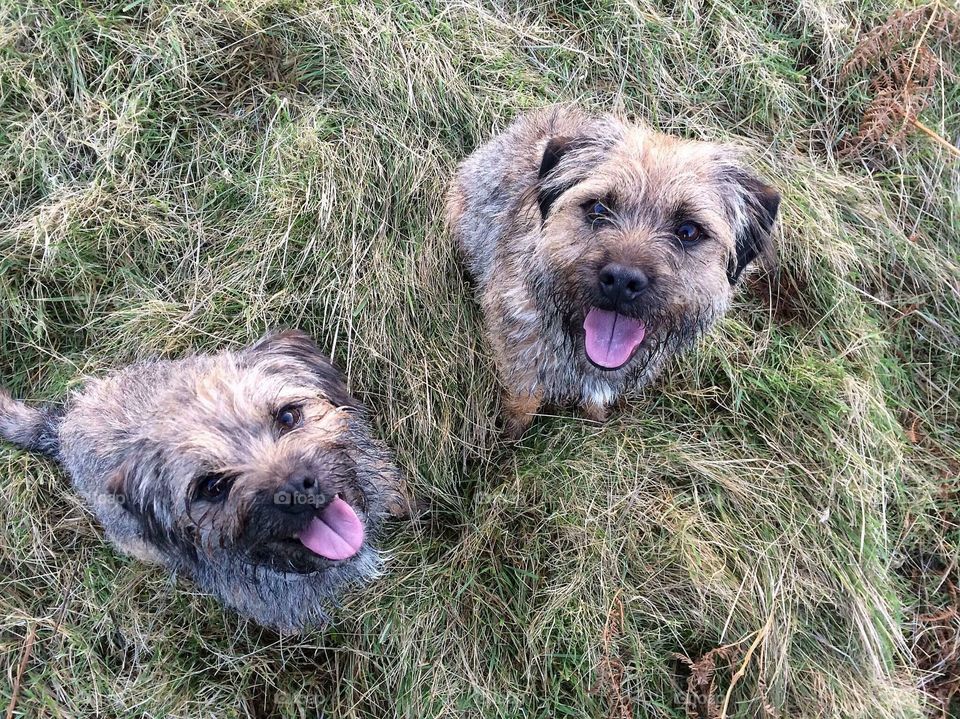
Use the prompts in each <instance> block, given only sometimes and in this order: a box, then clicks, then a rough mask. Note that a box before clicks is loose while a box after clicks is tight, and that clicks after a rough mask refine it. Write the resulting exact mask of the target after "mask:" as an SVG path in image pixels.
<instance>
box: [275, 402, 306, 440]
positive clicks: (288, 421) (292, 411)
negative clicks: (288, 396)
mask: <svg viewBox="0 0 960 719" xmlns="http://www.w3.org/2000/svg"><path fill="white" fill-rule="evenodd" d="M276 420H277V426H278V427H279V428H280V433H281V434H283V433H284V432H289V431H290V430H293V429H296V428H297V427H299V426H300V423H301V422H302V421H303V413H302V412H301V411H300V408H299V407H297V406H295V405H287V406H286V407H284V408H283V409H281V410H280V411H279V412H277V417H276Z"/></svg>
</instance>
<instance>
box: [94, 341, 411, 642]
mask: <svg viewBox="0 0 960 719" xmlns="http://www.w3.org/2000/svg"><path fill="white" fill-rule="evenodd" d="M158 372H159V374H158V375H157V376H156V377H153V378H145V379H144V382H143V388H142V389H141V390H138V394H139V396H137V397H135V398H133V399H132V400H131V404H132V403H133V402H140V405H139V406H138V407H137V408H136V411H137V414H138V415H139V416H138V417H137V418H136V421H137V423H138V424H137V425H135V426H136V427H137V429H136V430H135V431H131V432H130V433H129V434H128V436H127V437H126V441H125V442H120V443H119V444H121V445H122V446H123V452H122V460H121V463H120V465H119V468H118V469H117V471H116V473H115V475H114V476H113V479H112V480H111V481H110V487H109V490H110V491H111V492H113V493H114V494H115V495H116V496H118V497H120V498H122V505H123V508H124V510H125V511H126V512H127V513H128V514H129V515H131V516H132V517H133V518H134V519H135V520H136V521H137V523H138V524H139V534H140V537H141V539H142V540H143V541H144V542H146V543H147V544H148V545H150V546H151V547H152V548H153V549H154V550H156V552H157V553H158V554H159V555H161V556H162V557H163V561H164V562H165V563H167V564H168V565H172V566H173V567H176V568H182V569H184V570H187V571H188V572H189V573H190V574H192V575H193V576H194V578H195V579H196V580H197V581H198V583H199V584H200V586H201V587H202V588H204V589H206V590H208V591H211V592H212V593H214V594H217V595H218V596H220V597H221V598H222V599H224V600H225V601H227V603H229V604H231V605H233V606H235V607H237V608H239V609H241V611H243V612H245V613H247V614H248V615H251V616H253V617H254V618H255V619H257V620H258V621H260V622H261V623H263V624H267V625H271V626H277V627H279V628H293V629H299V628H301V627H303V626H305V625H307V624H309V623H312V622H313V621H315V620H317V619H319V618H322V616H323V613H322V609H321V606H320V605H321V603H322V601H323V600H324V599H327V598H330V597H332V596H335V595H336V593H337V592H338V591H339V590H341V589H342V588H343V585H346V584H352V583H356V582H360V581H364V580H368V579H370V578H372V576H374V574H375V573H376V569H377V557H376V553H375V551H374V550H373V549H372V548H371V546H370V540H371V538H372V537H373V536H374V535H375V534H376V531H377V529H378V527H379V525H380V523H381V521H382V520H383V518H384V517H385V515H386V514H387V513H388V510H389V509H390V508H391V505H395V504H396V502H397V501H398V497H399V490H400V478H399V475H398V472H397V470H396V469H395V468H394V467H393V465H392V464H391V462H390V460H389V458H388V457H387V456H386V454H385V452H384V451H383V450H382V448H381V447H380V445H379V444H378V443H376V442H375V441H374V440H373V439H372V438H371V436H370V434H369V431H368V428H367V425H366V422H365V421H364V419H363V416H362V411H361V407H360V405H359V404H358V402H357V401H356V400H355V399H354V398H353V397H352V396H350V394H349V393H348V391H347V389H346V387H345V385H344V383H343V381H342V378H341V376H340V374H339V372H337V370H336V369H335V368H334V367H333V366H332V365H331V364H330V363H329V361H328V360H327V359H326V358H325V357H324V356H323V355H322V354H320V353H319V352H318V350H317V348H316V347H315V346H314V344H313V342H312V341H311V340H310V339H309V338H308V337H307V336H306V335H303V334H301V333H298V332H284V333H281V334H278V335H272V336H268V337H266V338H264V339H263V340H261V341H260V342H258V343H257V344H255V345H254V346H252V347H250V348H248V349H246V350H244V351H242V352H238V353H225V354H222V355H215V356H207V357H196V358H191V359H190V360H185V361H183V362H182V363H177V362H172V363H166V365H165V366H164V367H162V368H161V369H160V370H158ZM133 381H136V380H133ZM129 389H130V388H129V387H127V388H126V390H125V391H124V393H123V394H125V395H128V396H129ZM102 399H103V398H102V397H98V398H92V399H90V400H88V402H90V401H95V402H102ZM104 439H105V440H106V441H108V442H109V441H111V440H112V441H113V443H114V444H117V443H118V442H117V440H118V439H119V438H118V437H116V436H114V437H105V438H104Z"/></svg>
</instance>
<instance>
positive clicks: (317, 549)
mask: <svg viewBox="0 0 960 719" xmlns="http://www.w3.org/2000/svg"><path fill="white" fill-rule="evenodd" d="M364 504H365V503H364V502H363V501H359V502H358V503H355V504H354V503H352V501H347V500H345V499H344V498H343V497H341V496H339V495H337V496H335V497H334V499H333V501H331V502H330V503H329V504H327V505H326V506H324V507H323V508H320V509H318V510H317V511H316V512H315V513H314V514H313V515H312V516H311V517H310V519H309V521H308V523H307V524H306V526H304V527H302V528H301V529H299V530H298V531H296V532H293V533H291V534H288V535H286V536H278V537H275V538H272V539H267V540H261V541H260V542H258V543H257V544H256V545H255V546H253V547H252V548H251V559H252V560H253V562H254V563H255V564H263V565H266V566H269V567H271V568H273V569H274V570H275V571H278V572H292V573H295V574H313V573H314V572H321V571H324V570H327V569H330V568H332V567H334V566H336V565H337V564H340V563H341V562H346V561H348V560H350V559H352V558H353V557H355V556H356V555H357V554H359V552H360V550H361V549H363V544H364V541H365V539H366V528H365V527H364V523H363V520H361V519H360V516H359V515H358V514H357V510H356V509H354V506H359V507H363V506H364Z"/></svg>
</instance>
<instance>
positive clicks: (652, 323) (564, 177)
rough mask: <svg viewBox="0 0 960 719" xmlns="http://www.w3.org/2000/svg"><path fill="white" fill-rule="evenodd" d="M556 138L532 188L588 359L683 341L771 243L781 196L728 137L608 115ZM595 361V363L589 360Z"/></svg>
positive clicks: (568, 319)
mask: <svg viewBox="0 0 960 719" xmlns="http://www.w3.org/2000/svg"><path fill="white" fill-rule="evenodd" d="M604 130H605V131H604V132H602V133H599V134H598V136H597V137H592V136H590V135H585V136H583V137H560V138H553V139H551V140H550V141H549V143H548V144H547V146H546V149H545V151H544V155H543V159H542V161H541V165H540V170H539V181H538V185H537V187H536V193H537V197H536V205H537V207H538V208H539V211H540V215H541V217H540V220H541V222H542V225H543V227H542V232H541V234H540V239H539V242H538V246H537V253H538V255H539V259H540V261H541V263H542V265H543V266H545V267H547V268H549V270H548V274H549V278H548V279H547V284H548V288H547V291H546V292H544V293H540V294H543V295H546V296H548V297H549V298H550V302H552V303H553V305H554V306H555V308H556V310H557V311H558V312H559V315H560V317H561V322H562V324H563V326H564V329H565V331H566V332H568V333H569V335H570V337H571V339H572V341H573V342H574V344H575V345H576V346H577V347H578V352H579V353H580V356H581V357H582V359H583V360H584V361H585V362H584V365H585V368H590V367H592V368H596V369H598V370H601V371H613V370H619V369H630V368H632V367H637V366H642V365H643V363H644V362H645V361H648V360H649V359H650V358H651V357H653V356H656V355H657V354H658V351H659V354H661V355H662V354H664V353H665V352H667V351H676V350H677V349H680V348H681V347H683V346H686V345H687V344H689V343H690V342H691V341H692V340H693V339H695V338H696V337H697V336H699V335H700V334H702V333H703V332H705V331H706V330H708V329H709V328H710V327H711V326H712V325H713V323H714V322H716V320H717V319H718V318H719V317H720V316H721V315H722V314H723V312H724V311H725V310H726V308H727V306H728V304H729V302H730V298H731V295H732V288H733V286H734V285H735V284H736V282H737V281H738V279H739V277H740V275H741V273H742V271H743V270H744V268H745V267H746V266H747V265H748V264H749V263H750V262H752V261H753V260H754V259H755V258H756V257H757V256H758V255H761V254H766V253H768V252H769V244H770V231H771V227H772V225H773V221H774V218H775V216H776V213H777V208H778V206H779V202H780V196H779V195H778V194H777V192H776V191H774V190H773V189H772V188H770V187H767V186H766V185H765V184H763V183H762V182H761V181H760V180H758V179H757V178H755V177H754V176H753V175H751V174H750V173H749V171H748V170H746V169H745V168H744V167H742V166H741V165H740V164H739V163H738V161H737V159H736V157H735V154H734V153H733V152H732V151H731V150H729V149H727V148H724V147H720V146H716V145H712V144H709V143H702V142H690V141H684V140H680V139H676V138H671V137H668V136H666V135H662V134H659V133H654V132H652V131H648V130H645V129H642V128H636V127H628V126H625V125H621V124H619V123H616V124H614V123H611V126H610V127H606V128H604ZM587 363H589V364H587Z"/></svg>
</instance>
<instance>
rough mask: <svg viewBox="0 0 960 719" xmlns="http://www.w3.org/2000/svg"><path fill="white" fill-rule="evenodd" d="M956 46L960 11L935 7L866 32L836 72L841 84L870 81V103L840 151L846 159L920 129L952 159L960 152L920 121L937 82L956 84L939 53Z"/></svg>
mask: <svg viewBox="0 0 960 719" xmlns="http://www.w3.org/2000/svg"><path fill="white" fill-rule="evenodd" d="M958 46H960V12H958V11H956V10H954V9H951V8H947V7H944V6H943V5H942V4H941V3H939V2H934V3H930V4H927V5H922V6H920V7H917V8H913V9H910V10H898V11H897V12H895V13H893V14H892V15H891V16H890V17H889V18H888V19H887V20H886V21H885V22H884V23H882V24H880V25H878V26H877V27H875V28H874V29H873V30H871V31H870V32H868V33H867V34H866V35H865V36H864V37H863V39H862V40H861V41H860V43H859V44H858V45H857V47H856V49H855V50H854V52H853V54H852V55H851V56H850V59H849V60H847V62H846V64H845V65H844V66H843V68H842V69H841V71H840V81H841V82H842V83H849V82H851V81H852V80H853V79H854V78H855V77H857V76H862V75H868V76H870V95H871V96H872V98H873V99H872V100H871V101H870V103H869V104H868V105H867V107H866V109H865V110H864V111H863V114H862V115H861V117H860V125H859V127H858V129H857V132H856V133H855V134H854V135H853V136H852V137H850V138H849V139H848V140H846V141H845V142H844V143H843V144H842V145H841V146H840V148H839V149H840V153H841V155H844V156H853V155H863V154H866V153H867V152H869V151H871V150H872V149H874V148H876V147H878V146H881V145H884V144H886V145H888V146H897V145H899V144H901V143H902V142H903V140H904V139H905V138H906V137H907V135H908V134H909V133H910V132H911V131H912V130H918V131H920V132H922V133H924V134H925V135H927V136H928V137H930V138H931V139H933V140H934V141H936V142H937V143H939V144H940V145H942V146H943V147H945V148H946V149H947V150H948V151H950V152H951V153H952V154H953V155H955V156H957V157H960V149H958V148H957V147H956V146H955V145H953V144H952V143H950V142H949V141H948V140H946V139H944V138H943V137H941V136H940V135H939V134H938V133H936V132H935V131H933V130H931V129H930V128H929V127H927V126H926V125H924V124H923V123H922V122H920V119H919V115H920V113H921V112H923V111H924V110H925V109H926V108H927V107H928V106H929V104H930V101H931V99H932V97H933V90H934V87H935V86H936V82H937V80H938V78H941V77H946V78H948V79H956V78H955V75H954V73H953V72H952V71H951V70H950V68H949V67H947V66H946V65H944V63H943V62H942V60H941V59H940V56H939V55H938V54H937V51H941V50H947V51H949V50H951V49H953V48H956V47H958Z"/></svg>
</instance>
